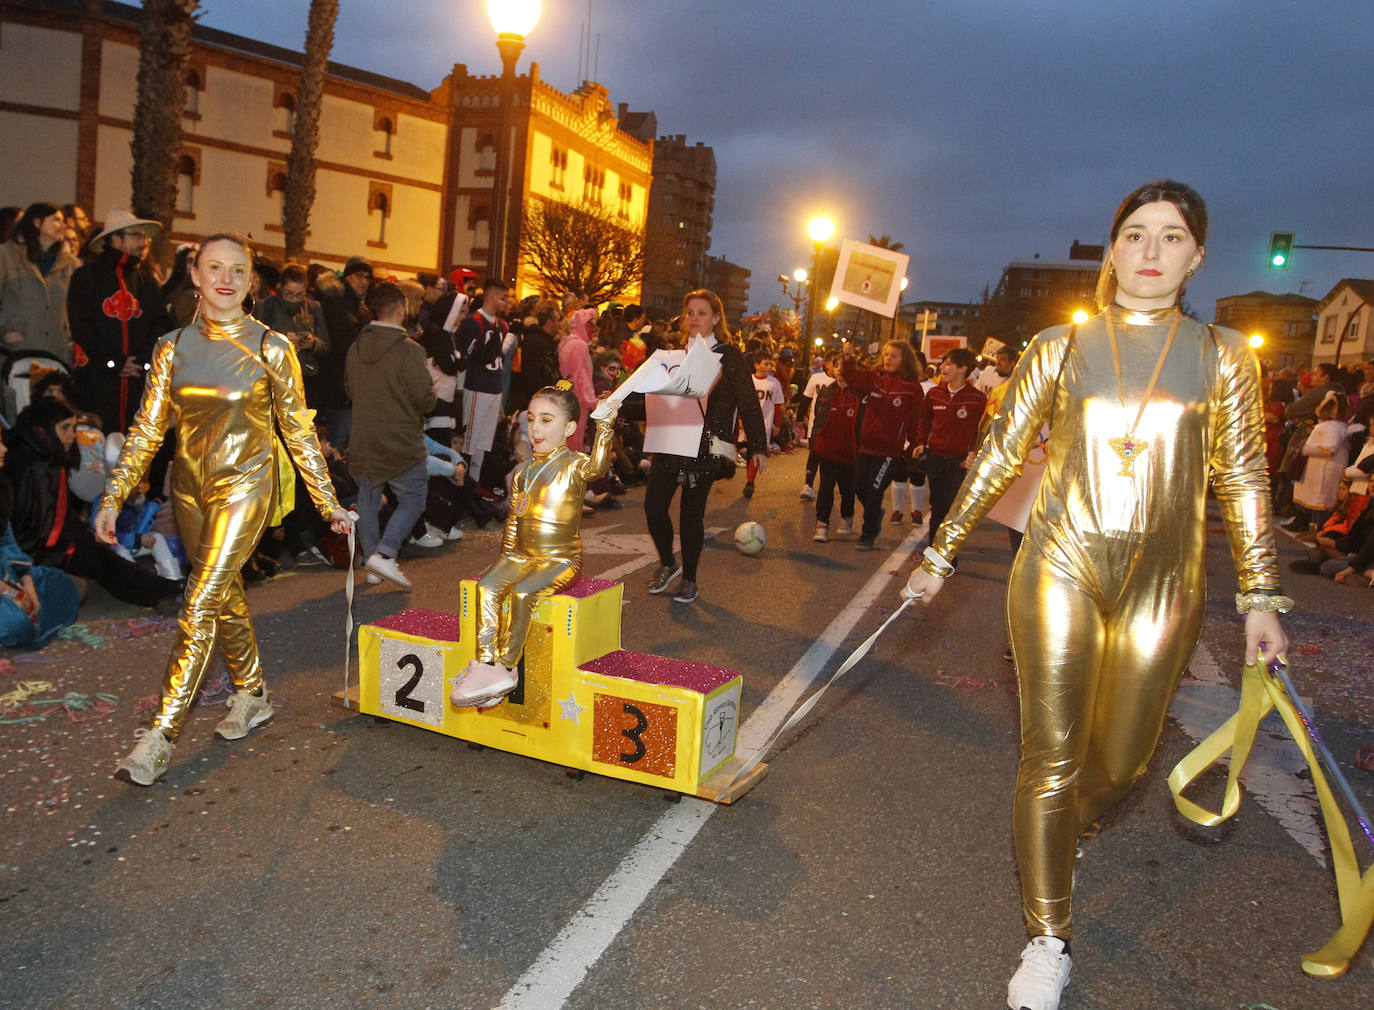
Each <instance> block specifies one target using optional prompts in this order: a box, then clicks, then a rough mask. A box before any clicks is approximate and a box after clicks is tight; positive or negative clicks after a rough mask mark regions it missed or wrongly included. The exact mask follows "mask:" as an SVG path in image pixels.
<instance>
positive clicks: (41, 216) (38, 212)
mask: <svg viewBox="0 0 1374 1010" xmlns="http://www.w3.org/2000/svg"><path fill="white" fill-rule="evenodd" d="M61 213H62V208H60V207H58V206H57V204H55V203H31V204H29V205H28V206H27V207H26V208H24V216H23V217H21V218H20V219H19V223H18V224H17V225H15V226H14V240H15V241H16V242H22V243H23V244H24V250H25V253H26V254H27V255H28V257H29V260H30V261H33V260H36V259H38V257H40V256H42V255H43V247H42V245H41V244H40V243H39V240H38V226H39V224H41V223H42V222H43V221H45V220H47V219H48V218H50V217H52V216H53V215H54V214H61ZM58 241H59V242H60V241H61V239H58Z"/></svg>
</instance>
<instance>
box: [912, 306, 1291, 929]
mask: <svg viewBox="0 0 1374 1010" xmlns="http://www.w3.org/2000/svg"><path fill="white" fill-rule="evenodd" d="M1108 311H1110V312H1112V313H1113V315H1112V319H1113V320H1114V323H1115V327H1116V332H1117V338H1118V342H1119V346H1120V354H1121V367H1122V378H1121V388H1122V395H1121V396H1120V397H1119V396H1118V387H1117V375H1116V371H1115V368H1114V365H1113V357H1112V352H1111V348H1110V344H1109V343H1108V339H1107V332H1106V324H1105V322H1104V319H1103V316H1102V315H1098V316H1096V317H1095V318H1093V319H1090V320H1089V321H1087V322H1086V323H1084V324H1082V325H1081V326H1079V327H1078V330H1077V334H1076V335H1075V336H1074V337H1073V339H1072V342H1071V346H1070V339H1069V338H1070V332H1071V331H1070V328H1069V327H1067V326H1061V327H1052V328H1050V329H1048V330H1045V331H1044V332H1042V333H1040V334H1038V335H1037V336H1036V337H1035V339H1034V340H1033V341H1032V343H1031V345H1030V347H1029V349H1028V350H1027V351H1026V353H1025V354H1024V355H1022V357H1021V360H1020V363H1019V364H1018V366H1017V369H1016V374H1015V375H1014V376H1013V377H1012V380H1011V385H1010V388H1009V389H1008V392H1007V395H1006V401H1005V404H1004V407H1003V410H1002V412H1001V414H1000V415H999V416H998V417H997V418H996V420H994V421H993V423H992V425H991V428H990V430H989V434H988V438H987V440H986V441H985V442H984V444H983V447H982V449H981V451H980V452H979V453H978V456H977V459H976V461H975V463H974V465H973V467H972V469H971V470H970V472H969V475H968V477H967V478H966V479H965V481H964V485H963V488H962V489H961V490H960V493H959V498H958V500H957V501H956V502H955V504H954V506H953V508H952V510H951V511H950V514H949V517H948V518H947V519H946V520H945V522H944V524H943V525H942V526H941V527H940V530H939V532H938V533H937V534H936V537H935V541H934V544H933V545H932V546H933V547H934V548H935V550H936V551H938V552H939V553H941V554H942V555H944V557H946V558H951V557H953V556H954V555H955V554H956V553H957V552H958V550H959V547H960V546H961V545H962V544H963V542H964V541H965V540H966V539H967V537H968V535H969V532H970V531H971V530H972V528H973V526H974V525H975V524H976V523H977V522H978V520H979V519H981V518H982V517H983V516H984V515H985V514H986V513H987V511H988V509H989V508H990V507H991V506H992V504H993V503H994V502H995V501H996V500H997V498H998V496H1000V495H1001V493H1002V492H1003V491H1004V490H1006V488H1007V487H1008V485H1010V484H1011V482H1012V481H1013V480H1014V479H1015V477H1016V475H1017V474H1018V473H1019V471H1020V467H1021V461H1022V460H1024V459H1025V458H1026V455H1027V453H1028V452H1029V451H1030V449H1031V447H1032V446H1033V445H1034V444H1035V441H1036V436H1037V434H1038V433H1039V431H1040V430H1041V426H1042V425H1043V424H1045V423H1046V422H1049V423H1051V425H1052V431H1051V434H1050V438H1049V445H1048V457H1049V458H1048V460H1047V469H1046V473H1045V478H1044V483H1043V484H1042V485H1041V488H1040V494H1039V497H1038V498H1037V499H1036V502H1035V505H1034V507H1033V508H1032V510H1031V515H1030V521H1029V523H1028V525H1027V528H1026V539H1025V542H1024V543H1023V544H1022V546H1021V550H1020V552H1019V553H1018V554H1017V556H1016V560H1015V562H1014V563H1013V564H1012V569H1011V576H1010V582H1009V584H1008V586H1007V621H1008V624H1009V626H1010V629H1011V643H1012V651H1013V653H1014V655H1015V657H1016V672H1017V677H1018V680H1019V682H1020V691H1021V762H1020V767H1019V770H1018V774H1017V782H1016V800H1015V815H1014V831H1015V837H1016V852H1017V862H1018V865H1019V868H1020V874H1021V900H1022V906H1023V909H1024V913H1025V918H1026V924H1027V928H1028V929H1029V930H1030V932H1031V933H1032V934H1041V933H1048V934H1050V935H1053V936H1058V937H1062V938H1064V939H1067V938H1068V937H1069V932H1070V929H1069V918H1070V898H1071V891H1072V886H1073V884H1072V881H1073V864H1074V848H1075V844H1076V840H1077V837H1078V835H1079V834H1080V833H1081V832H1082V831H1083V830H1084V829H1086V828H1087V827H1088V826H1089V825H1091V824H1092V823H1093V821H1095V820H1096V819H1097V818H1099V817H1100V816H1101V815H1102V814H1103V813H1104V812H1105V811H1106V810H1108V809H1109V808H1110V807H1111V806H1112V805H1113V804H1115V803H1116V802H1117V801H1118V800H1120V799H1121V798H1122V797H1123V796H1124V795H1125V793H1126V792H1127V790H1128V789H1129V788H1130V786H1131V785H1132V783H1133V782H1134V781H1135V780H1136V779H1137V778H1138V777H1139V776H1140V775H1141V774H1143V773H1144V771H1145V767H1146V765H1147V764H1148V762H1149V760H1150V756H1151V754H1152V753H1153V752H1154V749H1155V745H1156V744H1157V743H1158V740H1159V736H1160V733H1161V732H1162V730H1163V726H1164V717H1165V714H1166V712H1167V710H1168V707H1169V701H1170V698H1171V697H1172V696H1173V692H1174V689H1175V687H1176V686H1177V684H1178V680H1179V677H1180V676H1181V675H1182V673H1183V669H1184V667H1185V665H1186V664H1187V662H1188V659H1189V657H1190V656H1191V655H1192V653H1193V650H1194V648H1195V647H1196V645H1197V641H1198V637H1199V636H1200V634H1201V630H1202V620H1203V615H1204V610H1205V604H1206V597H1205V593H1204V579H1205V558H1204V549H1205V537H1206V519H1205V500H1206V493H1207V481H1208V475H1209V472H1210V475H1211V478H1212V486H1213V488H1214V490H1215V493H1216V497H1217V501H1218V502H1219V504H1220V506H1221V513H1222V518H1223V520H1224V522H1225V527H1226V533H1227V536H1228V538H1229V540H1230V545H1231V553H1232V555H1233V557H1234V559H1235V565H1236V571H1237V574H1238V576H1239V581H1240V589H1241V591H1242V592H1249V591H1250V590H1253V589H1260V588H1277V587H1278V584H1279V579H1278V568H1277V559H1276V556H1275V548H1274V540H1273V531H1272V529H1271V528H1270V511H1269V478H1268V473H1267V471H1266V469H1265V459H1264V411H1263V407H1262V397H1261V395H1260V377H1259V367H1258V365H1257V363H1256V361H1255V357H1254V354H1253V353H1252V352H1251V350H1250V348H1249V347H1248V346H1247V344H1246V341H1245V338H1244V337H1243V336H1242V335H1241V334H1239V333H1237V332H1235V331H1234V330H1226V329H1216V330H1215V334H1214V335H1213V333H1209V331H1208V327H1206V326H1204V325H1203V324H1201V323H1198V322H1197V321H1195V320H1192V319H1188V318H1184V319H1183V320H1182V322H1181V324H1180V326H1179V328H1178V332H1177V335H1176V339H1175V341H1174V344H1173V347H1172V349H1171V350H1170V352H1169V355H1168V358H1167V359H1166V360H1165V362H1164V364H1163V369H1162V371H1161V373H1160V377H1159V381H1158V385H1157V386H1156V388H1155V391H1154V394H1153V396H1151V397H1150V402H1149V404H1148V406H1147V407H1146V408H1145V412H1144V416H1143V417H1142V418H1141V420H1140V424H1139V427H1138V428H1137V429H1136V430H1135V433H1134V434H1135V437H1136V438H1140V439H1144V440H1147V441H1148V442H1149V448H1148V449H1147V450H1145V451H1144V452H1143V453H1142V454H1141V455H1140V456H1139V457H1138V458H1137V459H1136V461H1135V463H1134V475H1133V476H1123V475H1122V474H1121V470H1122V461H1121V459H1120V458H1119V457H1118V455H1117V453H1116V452H1115V451H1113V449H1112V448H1111V446H1110V445H1109V444H1108V442H1109V440H1110V439H1113V438H1117V437H1118V436H1122V435H1125V434H1126V433H1127V431H1128V430H1129V428H1130V425H1131V424H1132V422H1133V421H1134V420H1135V418H1136V414H1137V410H1138V409H1139V407H1140V403H1141V400H1142V398H1143V394H1144V391H1145V389H1146V387H1147V386H1148V384H1149V377H1150V374H1151V372H1152V371H1153V370H1154V367H1155V363H1156V361H1157V360H1158V358H1159V356H1160V352H1161V351H1162V350H1163V348H1164V344H1165V339H1166V334H1167V332H1168V329H1169V326H1168V324H1169V321H1170V318H1171V315H1172V312H1173V310H1172V309H1165V310H1151V311H1133V310H1127V309H1123V308H1121V307H1119V306H1113V307H1112V308H1111V309H1109V310H1108ZM1123 399H1124V401H1125V402H1124V403H1123V402H1122V400H1123Z"/></svg>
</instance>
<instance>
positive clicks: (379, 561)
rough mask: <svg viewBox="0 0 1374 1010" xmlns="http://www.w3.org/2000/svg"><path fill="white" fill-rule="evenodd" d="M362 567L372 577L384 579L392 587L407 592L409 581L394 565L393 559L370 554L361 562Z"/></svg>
mask: <svg viewBox="0 0 1374 1010" xmlns="http://www.w3.org/2000/svg"><path fill="white" fill-rule="evenodd" d="M363 567H364V568H366V569H367V570H368V571H369V572H371V573H372V574H373V575H377V576H380V577H381V578H384V579H386V580H387V581H388V582H390V583H391V584H392V585H394V586H400V587H401V588H402V589H405V590H409V589H410V588H411V586H410V580H409V579H408V578H406V577H405V576H404V575H403V574H402V573H401V566H400V565H398V564H397V563H396V559H395V558H384V557H382V556H381V555H380V554H372V555H369V556H368V559H367V560H366V561H364V562H363Z"/></svg>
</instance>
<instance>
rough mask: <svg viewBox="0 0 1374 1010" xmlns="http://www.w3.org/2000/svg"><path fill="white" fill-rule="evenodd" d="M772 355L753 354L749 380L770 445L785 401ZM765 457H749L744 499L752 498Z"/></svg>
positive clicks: (779, 428)
mask: <svg viewBox="0 0 1374 1010" xmlns="http://www.w3.org/2000/svg"><path fill="white" fill-rule="evenodd" d="M773 365H774V362H773V355H772V354H770V353H769V352H768V351H755V352H754V371H753V373H752V374H751V375H750V376H749V380H750V381H751V382H752V383H753V384H754V396H756V397H757V398H758V401H759V413H760V416H762V418H763V430H764V431H765V432H766V433H767V437H768V439H769V442H770V444H771V443H772V440H773V439H774V438H776V437H777V434H778V432H779V431H781V430H782V407H783V404H784V403H786V402H787V400H786V399H785V398H784V397H783V395H782V383H780V382H779V381H778V380H777V377H776V376H774V375H773ZM766 458H767V457H765V456H750V457H749V465H748V466H746V467H745V468H744V497H746V498H752V497H754V478H755V477H757V476H758V472H759V460H761V459H766Z"/></svg>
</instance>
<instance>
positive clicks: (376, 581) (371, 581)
mask: <svg viewBox="0 0 1374 1010" xmlns="http://www.w3.org/2000/svg"><path fill="white" fill-rule="evenodd" d="M364 581H366V582H367V584H368V585H369V586H380V585H381V584H382V577H381V576H380V575H373V574H372V573H371V572H368V573H367V578H366V579H365V580H364Z"/></svg>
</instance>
